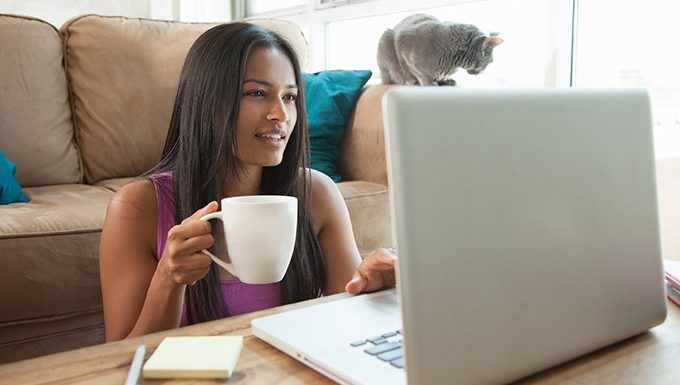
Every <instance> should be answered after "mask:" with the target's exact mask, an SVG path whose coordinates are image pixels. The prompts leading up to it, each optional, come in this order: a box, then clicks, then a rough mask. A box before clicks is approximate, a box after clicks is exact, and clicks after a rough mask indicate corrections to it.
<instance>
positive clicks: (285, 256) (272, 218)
mask: <svg viewBox="0 0 680 385" xmlns="http://www.w3.org/2000/svg"><path fill="white" fill-rule="evenodd" d="M297 216H298V212H297V198H295V197H291V196H285V195H248V196H240V197H230V198H224V199H222V209H221V210H220V211H216V212H214V213H210V214H207V215H204V216H203V217H202V218H201V220H203V221H207V220H210V219H220V220H222V222H223V223H224V239H225V241H226V244H227V253H228V254H229V258H230V259H231V263H227V262H225V261H222V260H221V259H219V258H217V257H216V256H215V255H213V254H212V253H211V252H209V251H208V250H202V251H203V252H204V253H205V254H207V255H208V256H210V258H211V259H212V260H213V262H215V263H216V264H218V265H219V266H220V267H222V268H224V269H225V270H227V271H228V272H229V273H230V274H231V275H233V276H235V277H238V279H240V280H241V281H242V282H245V283H259V284H261V283H274V282H279V281H281V280H282V279H283V276H284V275H285V274H286V270H288V265H289V264H290V259H291V257H292V256H293V248H294V247H295V236H296V234H297Z"/></svg>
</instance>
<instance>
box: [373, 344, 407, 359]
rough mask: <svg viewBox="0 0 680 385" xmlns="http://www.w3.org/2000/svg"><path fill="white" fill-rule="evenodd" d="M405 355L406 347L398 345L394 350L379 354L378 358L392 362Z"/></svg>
mask: <svg viewBox="0 0 680 385" xmlns="http://www.w3.org/2000/svg"><path fill="white" fill-rule="evenodd" d="M403 356H404V348H402V347H398V348H396V349H394V350H390V351H388V352H385V353H382V354H378V358H379V359H381V360H383V361H386V362H392V361H394V360H396V359H397V358H401V357H403Z"/></svg>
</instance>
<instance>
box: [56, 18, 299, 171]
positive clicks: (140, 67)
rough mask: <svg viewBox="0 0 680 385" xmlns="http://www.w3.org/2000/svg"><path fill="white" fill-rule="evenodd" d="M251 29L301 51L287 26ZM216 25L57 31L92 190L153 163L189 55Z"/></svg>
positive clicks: (118, 24)
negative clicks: (266, 31)
mask: <svg viewBox="0 0 680 385" xmlns="http://www.w3.org/2000/svg"><path fill="white" fill-rule="evenodd" d="M249 22H252V23H254V24H262V25H263V26H264V27H267V28H270V29H272V30H275V31H277V32H280V33H281V34H284V35H285V34H287V35H288V36H286V38H287V39H288V40H293V41H295V42H296V43H294V46H296V47H298V50H299V49H301V48H300V47H305V44H306V43H305V42H304V38H303V37H302V34H301V33H300V30H299V28H298V27H296V26H294V25H293V24H292V23H290V22H284V21H275V20H265V21H259V20H251V21H249ZM214 25H215V24H203V23H179V22H169V21H154V20H144V19H130V18H124V17H104V16H95V15H87V16H83V17H79V18H75V19H72V20H70V21H69V22H67V23H66V24H64V25H63V26H62V28H61V33H62V35H63V38H64V43H65V52H66V71H67V73H68V76H69V79H70V82H71V91H72V97H73V107H74V124H75V127H76V140H77V142H78V145H79V147H80V150H81V154H82V158H83V166H84V171H85V179H86V180H87V181H88V182H89V183H95V182H98V181H100V180H103V179H110V178H121V177H130V176H137V175H139V174H141V173H142V172H144V171H146V170H148V169H150V168H151V167H152V166H154V165H155V164H156V163H157V162H158V160H159V157H160V154H161V151H162V150H163V144H164V143H165V136H166V134H167V130H168V125H169V123H170V117H171V114H172V106H173V103H174V100H175V94H176V91H177V83H178V81H179V74H180V71H181V68H182V65H183V63H184V59H185V57H186V54H187V52H188V51H189V48H190V47H191V45H192V44H193V42H194V41H195V40H196V38H197V37H198V36H199V35H200V34H201V33H203V32H204V31H206V30H207V29H209V28H210V27H212V26H214ZM300 55H301V56H302V57H306V51H305V52H303V53H300Z"/></svg>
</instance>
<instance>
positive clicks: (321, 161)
mask: <svg viewBox="0 0 680 385" xmlns="http://www.w3.org/2000/svg"><path fill="white" fill-rule="evenodd" d="M302 75H303V82H304V89H305V105H306V107H307V124H308V126H309V142H310V143H309V146H310V149H309V150H310V154H311V167H312V168H313V169H315V170H318V171H321V172H323V173H324V174H326V175H328V176H329V177H331V178H332V179H333V180H334V181H335V182H339V181H340V175H339V174H338V173H337V172H336V171H335V163H336V162H337V161H338V158H339V156H340V144H341V143H342V139H343V137H344V135H345V127H346V126H347V123H348V121H349V116H350V113H351V112H352V108H354V104H355V103H356V100H357V97H358V96H359V93H360V92H361V89H362V88H363V87H364V85H365V84H366V82H367V81H368V79H369V78H370V77H371V71H367V70H364V71H345V70H333V71H321V72H316V73H313V74H310V73H304V74H302Z"/></svg>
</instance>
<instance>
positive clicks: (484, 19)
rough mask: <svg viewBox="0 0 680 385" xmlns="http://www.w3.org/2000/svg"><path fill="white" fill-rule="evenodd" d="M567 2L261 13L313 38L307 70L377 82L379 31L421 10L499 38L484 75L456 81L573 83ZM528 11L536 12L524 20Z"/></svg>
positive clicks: (349, 5)
mask: <svg viewBox="0 0 680 385" xmlns="http://www.w3.org/2000/svg"><path fill="white" fill-rule="evenodd" d="M572 1H573V0H486V1H480V0H477V1H474V0H473V1H470V0H466V1H463V0H453V1H452V0H449V1H442V0H421V1H419V2H413V1H403V0H372V1H371V0H308V1H307V2H306V3H307V7H306V8H305V9H301V8H297V9H288V10H286V9H283V8H282V7H283V4H282V3H281V6H280V7H279V10H278V11H272V12H270V13H268V14H267V15H266V16H269V17H279V18H283V19H288V20H290V21H292V22H294V23H296V24H298V25H300V26H301V27H302V30H303V33H305V37H306V38H307V41H308V42H309V44H310V63H309V64H308V65H307V67H306V70H308V71H319V70H324V69H370V70H371V71H373V77H372V79H371V82H374V83H375V82H379V81H380V72H379V70H378V65H377V61H376V53H377V45H378V40H379V39H380V36H381V34H382V33H383V32H384V31H385V29H387V28H392V27H394V25H396V24H397V22H399V21H400V20H401V19H403V18H404V17H406V16H408V15H410V14H413V13H417V12H423V13H428V14H430V15H433V16H435V17H437V18H438V19H440V20H442V21H456V22H461V23H468V24H474V25H477V26H478V27H480V28H481V29H483V30H485V31H487V32H499V33H500V36H501V37H502V38H503V39H504V43H503V44H502V45H500V46H499V47H497V48H496V49H495V50H494V63H492V64H491V65H489V67H488V68H487V69H486V71H484V73H483V74H481V75H477V76H473V75H468V74H467V73H466V72H465V71H458V72H457V73H456V75H455V76H454V78H455V79H456V81H457V82H458V84H460V85H461V86H465V87H518V86H524V87H546V86H547V87H555V86H569V81H570V47H571V45H570V43H571V19H570V15H571V9H572V8H571V7H572ZM260 2H262V0H248V4H249V5H248V7H249V8H248V10H249V13H248V16H253V17H258V13H257V12H253V11H254V9H255V5H256V3H260ZM298 2H303V3H304V1H301V0H298ZM272 3H274V2H273V1H272ZM276 4H279V2H276ZM268 10H270V11H271V8H268ZM527 13H531V15H533V16H534V17H531V18H527V17H526V15H527ZM259 16H263V15H259ZM539 16H541V17H539ZM520 21H521V22H520ZM357 36H360V37H361V38H360V39H357V38H356V37H357Z"/></svg>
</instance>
